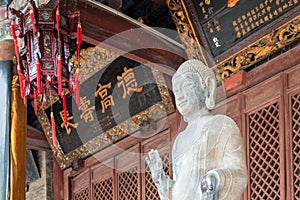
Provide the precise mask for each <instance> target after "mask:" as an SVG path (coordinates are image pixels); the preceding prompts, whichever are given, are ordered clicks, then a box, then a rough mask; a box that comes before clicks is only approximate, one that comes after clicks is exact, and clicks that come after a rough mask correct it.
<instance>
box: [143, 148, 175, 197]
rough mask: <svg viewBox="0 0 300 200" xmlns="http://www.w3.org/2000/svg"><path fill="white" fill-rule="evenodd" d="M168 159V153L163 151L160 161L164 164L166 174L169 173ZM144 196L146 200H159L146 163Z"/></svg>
mask: <svg viewBox="0 0 300 200" xmlns="http://www.w3.org/2000/svg"><path fill="white" fill-rule="evenodd" d="M169 160H170V156H169V153H164V154H163V155H162V161H163V165H164V171H165V172H166V174H167V175H169V174H170V169H169V166H170V165H169ZM145 196H146V199H148V200H160V198H159V195H158V192H157V188H156V186H155V184H154V183H153V181H152V177H151V173H150V169H149V167H148V165H146V173H145Z"/></svg>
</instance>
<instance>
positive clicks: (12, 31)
mask: <svg viewBox="0 0 300 200" xmlns="http://www.w3.org/2000/svg"><path fill="white" fill-rule="evenodd" d="M10 27H11V34H12V37H13V39H14V41H15V42H17V35H16V29H15V22H14V20H11V23H10Z"/></svg>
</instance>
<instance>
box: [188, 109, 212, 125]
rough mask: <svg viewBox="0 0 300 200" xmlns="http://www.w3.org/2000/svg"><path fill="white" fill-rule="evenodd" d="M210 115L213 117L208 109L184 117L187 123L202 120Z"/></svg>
mask: <svg viewBox="0 0 300 200" xmlns="http://www.w3.org/2000/svg"><path fill="white" fill-rule="evenodd" d="M208 115H211V113H210V111H209V110H207V109H201V110H199V111H198V112H194V113H193V114H191V115H188V116H184V121H186V122H192V121H193V120H195V119H200V118H202V117H204V116H208Z"/></svg>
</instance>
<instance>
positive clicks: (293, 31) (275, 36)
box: [213, 15, 300, 80]
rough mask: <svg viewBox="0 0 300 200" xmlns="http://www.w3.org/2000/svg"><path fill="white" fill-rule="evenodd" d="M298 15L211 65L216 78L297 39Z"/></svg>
mask: <svg viewBox="0 0 300 200" xmlns="http://www.w3.org/2000/svg"><path fill="white" fill-rule="evenodd" d="M299 38H300V15H299V16H297V17H296V18H294V19H293V20H291V21H289V22H288V23H286V24H284V25H282V26H280V27H279V28H277V29H275V30H273V31H272V32H271V33H269V34H267V35H265V36H263V37H262V38H260V39H259V40H257V41H256V42H254V43H252V44H250V45H249V46H247V47H246V48H244V49H242V50H241V51H239V52H238V53H236V54H234V55H233V56H231V57H229V58H228V59H226V60H224V61H222V62H220V63H218V64H217V65H215V66H214V67H213V69H214V71H215V72H216V73H217V75H218V77H217V78H218V80H221V79H226V78H228V77H229V76H231V75H232V74H235V73H237V72H238V71H240V70H242V69H246V68H248V67H250V66H252V65H254V64H255V63H257V62H259V61H261V60H263V59H265V58H267V57H268V56H270V55H272V54H273V53H275V52H276V51H278V50H280V49H282V48H284V47H285V46H287V45H289V44H291V43H293V42H295V41H297V40H299Z"/></svg>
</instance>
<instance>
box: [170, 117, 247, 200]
mask: <svg viewBox="0 0 300 200" xmlns="http://www.w3.org/2000/svg"><path fill="white" fill-rule="evenodd" d="M172 159H173V160H172V164H173V175H174V180H173V184H172V185H170V188H169V192H168V194H169V195H168V196H169V199H172V200H200V199H202V193H201V180H202V177H203V176H204V175H205V174H206V173H208V172H211V171H212V170H214V171H215V172H217V173H218V174H219V176H220V192H219V199H224V200H235V199H239V197H240V196H241V193H242V192H243V190H244V189H245V187H246V183H247V169H246V162H245V154H244V147H243V140H242V138H241V134H240V131H239V128H238V127H237V125H236V124H235V122H234V121H233V120H232V119H231V118H229V117H227V116H224V115H216V116H206V117H202V118H198V119H194V120H192V121H190V122H189V125H188V127H187V128H186V130H184V131H183V132H181V133H180V134H179V135H178V136H177V138H176V140H175V142H174V145H173V152H172ZM164 199H167V198H164Z"/></svg>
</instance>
